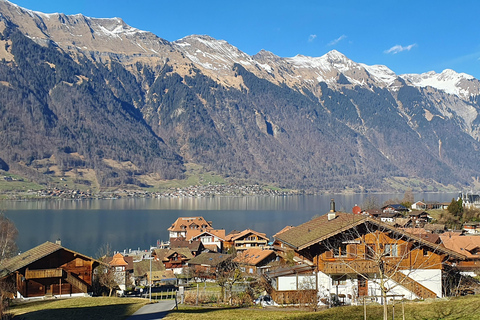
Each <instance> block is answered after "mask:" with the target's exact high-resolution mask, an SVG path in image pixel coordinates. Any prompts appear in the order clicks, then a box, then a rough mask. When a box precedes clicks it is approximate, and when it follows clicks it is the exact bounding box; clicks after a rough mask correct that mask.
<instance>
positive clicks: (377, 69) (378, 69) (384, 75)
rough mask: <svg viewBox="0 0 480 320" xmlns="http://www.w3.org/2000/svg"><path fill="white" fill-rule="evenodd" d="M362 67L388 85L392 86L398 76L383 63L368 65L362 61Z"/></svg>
mask: <svg viewBox="0 0 480 320" xmlns="http://www.w3.org/2000/svg"><path fill="white" fill-rule="evenodd" d="M360 65H361V66H362V67H364V68H365V70H367V72H368V73H370V75H371V76H372V77H373V78H375V80H377V81H378V82H381V83H384V84H385V85H386V86H391V85H392V84H393V83H394V82H395V80H396V79H397V78H398V76H397V75H396V74H395V72H393V71H392V70H390V69H389V68H387V67H386V66H383V65H373V66H368V65H366V64H363V63H360Z"/></svg>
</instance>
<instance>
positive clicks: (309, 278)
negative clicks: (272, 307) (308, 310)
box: [277, 275, 315, 291]
mask: <svg viewBox="0 0 480 320" xmlns="http://www.w3.org/2000/svg"><path fill="white" fill-rule="evenodd" d="M277 279H278V280H277V284H278V288H277V291H289V290H302V289H308V288H309V287H310V286H312V285H313V287H312V289H313V288H315V275H298V288H297V276H295V275H294V276H283V277H278V278H277Z"/></svg>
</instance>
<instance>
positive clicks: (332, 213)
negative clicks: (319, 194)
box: [328, 199, 336, 221]
mask: <svg viewBox="0 0 480 320" xmlns="http://www.w3.org/2000/svg"><path fill="white" fill-rule="evenodd" d="M335 212H336V211H335V200H333V199H331V200H330V212H329V213H328V221H330V220H333V219H335V217H336V215H335Z"/></svg>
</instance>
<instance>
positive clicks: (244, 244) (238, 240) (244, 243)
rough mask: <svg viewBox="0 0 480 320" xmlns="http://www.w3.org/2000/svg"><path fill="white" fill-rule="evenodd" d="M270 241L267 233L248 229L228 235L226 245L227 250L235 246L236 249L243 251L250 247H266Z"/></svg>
mask: <svg viewBox="0 0 480 320" xmlns="http://www.w3.org/2000/svg"><path fill="white" fill-rule="evenodd" d="M268 241H269V239H268V237H267V235H266V234H265V233H261V232H257V231H254V230H251V229H246V230H243V231H242V232H238V233H229V234H228V235H227V236H226V239H225V243H224V247H225V250H227V251H228V250H229V249H230V248H235V250H236V251H243V250H247V249H249V248H262V247H266V246H267V245H268Z"/></svg>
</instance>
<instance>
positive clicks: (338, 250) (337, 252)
mask: <svg viewBox="0 0 480 320" xmlns="http://www.w3.org/2000/svg"><path fill="white" fill-rule="evenodd" d="M333 256H334V257H346V256H347V244H346V243H341V244H340V246H339V247H337V246H336V247H335V248H333Z"/></svg>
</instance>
